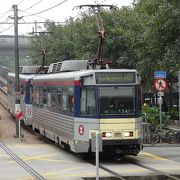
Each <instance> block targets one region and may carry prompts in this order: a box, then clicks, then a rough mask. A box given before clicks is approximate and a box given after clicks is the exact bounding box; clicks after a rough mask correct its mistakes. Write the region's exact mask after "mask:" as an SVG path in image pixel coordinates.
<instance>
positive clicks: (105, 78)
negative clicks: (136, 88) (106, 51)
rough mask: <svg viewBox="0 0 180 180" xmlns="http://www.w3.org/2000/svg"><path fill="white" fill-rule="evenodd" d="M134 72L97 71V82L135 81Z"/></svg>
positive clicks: (117, 82) (118, 82)
mask: <svg viewBox="0 0 180 180" xmlns="http://www.w3.org/2000/svg"><path fill="white" fill-rule="evenodd" d="M135 82H136V76H135V72H97V73H96V83H97V84H120V83H125V84H127V83H135Z"/></svg>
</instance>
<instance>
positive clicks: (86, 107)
mask: <svg viewBox="0 0 180 180" xmlns="http://www.w3.org/2000/svg"><path fill="white" fill-rule="evenodd" d="M80 113H81V115H95V114H96V103H95V89H94V88H93V87H87V88H85V87H84V88H82V90H81V104H80Z"/></svg>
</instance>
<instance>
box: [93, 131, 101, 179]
mask: <svg viewBox="0 0 180 180" xmlns="http://www.w3.org/2000/svg"><path fill="white" fill-rule="evenodd" d="M91 151H92V152H95V153H96V180H99V152H102V136H101V134H100V132H99V131H95V132H93V133H92V134H91Z"/></svg>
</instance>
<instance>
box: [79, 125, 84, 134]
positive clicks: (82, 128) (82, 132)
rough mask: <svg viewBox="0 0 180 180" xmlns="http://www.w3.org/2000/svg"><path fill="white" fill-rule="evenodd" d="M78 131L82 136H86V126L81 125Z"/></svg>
mask: <svg viewBox="0 0 180 180" xmlns="http://www.w3.org/2000/svg"><path fill="white" fill-rule="evenodd" d="M78 131H79V134H80V135H81V136H82V135H83V134H84V126H83V125H79V127H78Z"/></svg>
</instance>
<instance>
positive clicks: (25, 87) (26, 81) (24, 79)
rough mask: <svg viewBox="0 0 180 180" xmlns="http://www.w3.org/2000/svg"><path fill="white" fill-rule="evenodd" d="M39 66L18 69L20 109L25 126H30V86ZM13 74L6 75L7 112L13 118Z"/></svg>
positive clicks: (14, 96)
mask: <svg viewBox="0 0 180 180" xmlns="http://www.w3.org/2000/svg"><path fill="white" fill-rule="evenodd" d="M38 69H39V66H21V67H20V68H19V73H20V74H19V82H20V92H19V98H20V99H19V100H20V108H21V110H22V112H23V120H22V121H23V123H24V124H25V125H27V126H31V125H32V85H31V83H30V82H31V80H32V79H33V77H34V76H35V74H36V71H37V70H38ZM15 82H16V78H15V74H14V73H8V82H7V86H8V88H7V89H8V92H7V102H8V107H7V108H8V110H9V111H10V112H11V114H12V115H13V116H15V104H16V94H15Z"/></svg>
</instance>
